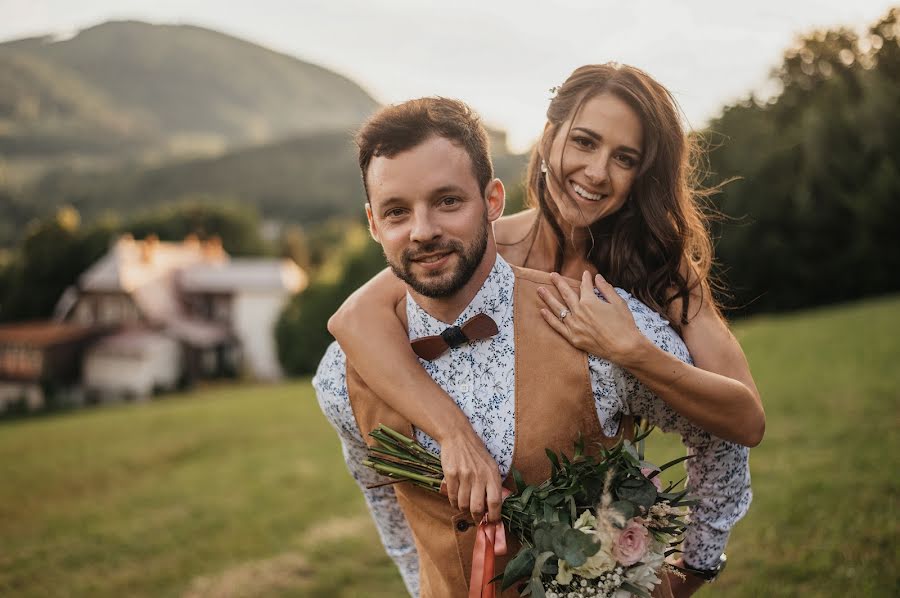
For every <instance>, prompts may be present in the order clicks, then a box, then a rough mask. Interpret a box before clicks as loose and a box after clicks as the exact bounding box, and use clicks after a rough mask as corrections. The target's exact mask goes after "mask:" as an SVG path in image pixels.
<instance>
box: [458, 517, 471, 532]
mask: <svg viewBox="0 0 900 598" xmlns="http://www.w3.org/2000/svg"><path fill="white" fill-rule="evenodd" d="M467 529H469V522H468V521H466V520H465V519H460V520H459V521H457V522H456V531H458V532H464V531H466V530H467Z"/></svg>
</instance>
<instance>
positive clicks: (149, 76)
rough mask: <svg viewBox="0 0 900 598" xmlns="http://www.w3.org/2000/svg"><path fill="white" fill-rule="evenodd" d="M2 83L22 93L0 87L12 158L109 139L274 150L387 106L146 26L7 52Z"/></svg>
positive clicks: (346, 88) (0, 145)
mask: <svg viewBox="0 0 900 598" xmlns="http://www.w3.org/2000/svg"><path fill="white" fill-rule="evenodd" d="M0 77H2V79H0V81H4V82H6V81H14V82H15V84H14V85H3V86H0V90H2V92H0V119H2V121H0V124H3V125H4V126H3V127H0V131H8V130H11V131H12V134H9V133H4V132H0V152H2V153H3V154H5V155H13V156H15V155H23V154H24V155H35V154H37V155H44V154H47V153H50V154H52V153H58V152H60V151H64V150H65V151H90V150H91V149H96V148H95V146H96V144H97V143H99V142H100V141H99V140H100V138H101V137H103V136H109V137H110V138H111V139H112V141H109V142H107V143H108V144H115V143H123V142H126V141H130V142H141V143H146V142H150V141H156V142H160V143H163V144H164V147H165V149H166V150H173V149H177V148H179V147H184V146H191V145H192V144H202V145H205V146H209V145H211V144H214V143H219V144H221V146H223V147H231V146H235V145H241V144H250V143H264V142H269V141H272V140H275V139H282V138H285V137H288V136H290V135H297V134H301V133H313V132H321V131H334V130H343V129H346V128H348V127H352V126H356V125H357V124H358V123H359V122H360V121H361V120H362V119H363V118H365V117H366V116H367V115H368V114H369V113H370V112H371V111H372V110H373V109H374V108H375V107H376V105H377V104H376V102H375V100H373V99H372V97H371V96H370V95H369V94H368V93H366V92H365V91H364V90H363V89H362V88H361V87H359V86H358V85H357V84H355V83H353V82H352V81H350V80H349V79H347V78H346V77H343V76H341V75H339V74H337V73H334V72H332V71H329V70H327V69H325V68H322V67H319V66H317V65H314V64H311V63H308V62H304V61H302V60H299V59H297V58H293V57H290V56H287V55H284V54H280V53H278V52H274V51H272V50H269V49H267V48H264V47H261V46H258V45H255V44H252V43H250V42H247V41H244V40H241V39H238V38H235V37H231V36H228V35H225V34H223V33H219V32H217V31H212V30H209V29H204V28H201V27H195V26H190V25H152V24H148V23H142V22H137V21H121V22H108V23H103V24H101V25H97V26H95V27H91V28H88V29H85V30H83V31H81V32H79V33H78V34H77V35H75V36H74V37H71V38H69V39H57V38H53V37H51V36H43V37H34V38H27V39H21V40H15V41H10V42H5V43H2V44H0ZM48 116H49V117H50V118H46V117H48ZM38 117H42V118H39V120H40V121H41V123H42V126H41V129H40V131H39V132H40V135H38V132H37V131H35V132H34V133H35V135H36V136H37V137H36V139H30V138H29V137H28V136H27V135H25V133H27V132H29V131H32V130H33V127H31V126H30V125H33V123H34V122H35V121H36V120H38ZM73 132H78V133H79V135H77V136H74V137H73ZM135 138H136V139H135ZM74 139H77V140H78V141H79V142H80V143H74ZM53 140H55V141H56V143H55V144H54V143H52V141H53ZM192 140H193V141H192ZM141 143H137V146H138V147H140V146H141ZM120 149H121V148H120Z"/></svg>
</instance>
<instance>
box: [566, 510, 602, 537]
mask: <svg viewBox="0 0 900 598" xmlns="http://www.w3.org/2000/svg"><path fill="white" fill-rule="evenodd" d="M572 527H573V528H575V529H577V530H579V531H582V532H583V531H587V530H590V531H594V530H595V529H597V518H596V517H594V516H593V515H592V514H591V512H590V511H588V510H585V511H584V512H582V513H581V516H580V517H579V518H578V519H576V520H575V523H573V524H572Z"/></svg>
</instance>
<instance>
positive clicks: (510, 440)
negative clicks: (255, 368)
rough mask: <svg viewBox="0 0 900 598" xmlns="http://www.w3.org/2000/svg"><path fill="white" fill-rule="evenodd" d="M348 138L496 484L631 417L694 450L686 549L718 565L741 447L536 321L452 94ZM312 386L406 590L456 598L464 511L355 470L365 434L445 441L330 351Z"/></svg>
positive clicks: (537, 282)
mask: <svg viewBox="0 0 900 598" xmlns="http://www.w3.org/2000/svg"><path fill="white" fill-rule="evenodd" d="M357 141H358V144H359V146H360V167H361V169H362V174H363V180H364V183H365V188H366V193H367V197H368V203H367V204H366V214H367V217H368V220H369V227H370V230H371V233H372V236H373V237H374V238H375V240H376V241H378V242H379V243H380V244H381V245H382V249H383V251H384V254H385V257H386V259H387V261H388V263H389V265H390V266H391V268H392V270H393V271H394V273H395V274H397V276H398V277H400V278H401V279H402V280H403V281H404V282H405V283H406V285H407V289H408V296H407V302H406V313H405V317H406V320H407V328H408V332H409V336H410V339H419V338H422V337H429V336H438V335H442V333H444V335H443V336H444V338H445V339H447V341H448V342H449V344H450V346H451V348H449V350H447V351H446V352H444V353H443V354H440V355H438V356H437V357H434V358H433V359H430V360H423V366H424V367H425V369H426V370H427V371H428V373H429V374H430V375H431V376H432V378H434V380H435V381H436V382H438V384H440V385H441V386H442V387H443V388H444V389H445V390H446V391H447V392H448V393H449V394H450V395H451V396H452V397H453V398H454V400H455V401H456V403H457V405H458V406H459V407H460V409H462V410H463V412H464V413H465V414H466V415H467V417H468V418H469V420H470V421H471V422H472V425H473V427H474V429H475V431H476V432H477V433H478V434H479V436H480V437H481V438H482V439H483V440H484V442H485V446H486V447H487V449H488V451H489V452H490V453H491V454H492V455H493V456H494V458H495V459H496V460H497V463H498V465H499V467H500V470H501V474H502V475H506V474H507V473H508V472H509V471H510V469H511V468H515V469H517V470H519V471H520V472H522V473H523V475H524V477H525V479H526V481H528V482H529V483H537V482H540V481H542V480H543V479H545V478H546V477H547V476H548V474H549V464H548V462H547V459H546V457H545V453H544V449H545V447H547V448H550V449H552V450H554V451H557V452H559V451H563V452H567V453H571V450H572V443H573V441H574V440H575V439H576V438H578V437H579V436H583V437H584V438H585V439H586V440H587V441H588V443H589V444H590V443H602V444H606V445H609V444H611V443H612V442H614V441H615V440H616V438H617V437H618V435H619V434H621V430H620V427H624V426H620V423H621V422H622V421H623V419H627V418H626V417H625V416H628V415H631V414H634V415H640V416H643V417H646V418H647V419H649V420H650V422H651V423H654V424H656V425H658V426H660V427H661V428H663V429H666V430H677V431H678V432H679V433H680V434H681V435H682V437H683V438H684V441H685V443H686V444H687V445H688V446H689V447H691V450H692V451H693V452H694V453H695V455H696V457H695V459H692V460H691V461H690V462H689V464H688V469H689V473H690V476H691V482H692V490H693V492H694V493H695V494H697V495H698V497H699V498H700V500H701V503H700V505H699V506H698V507H697V508H696V509H694V512H693V520H694V523H692V525H691V528H690V529H689V532H688V534H687V538H686V541H685V546H684V550H685V556H686V560H688V561H689V562H691V563H692V564H693V565H694V566H697V567H701V568H703V569H707V570H710V571H712V570H714V569H715V567H716V565H717V563H718V562H719V557H720V555H721V554H722V551H723V549H724V545H725V542H726V540H727V537H728V532H729V530H730V528H731V527H732V526H733V525H734V523H735V522H736V521H737V520H738V519H740V517H742V516H743V514H744V513H745V512H746V510H747V507H748V506H749V502H750V490H749V470H748V465H747V450H746V449H745V448H743V447H738V446H737V445H733V444H731V443H727V442H725V441H722V440H719V439H716V438H713V437H711V436H710V435H709V434H707V433H705V432H703V431H702V430H699V429H697V428H696V427H695V426H693V425H691V424H690V423H689V422H687V421H686V420H684V418H682V417H681V416H679V415H678V414H676V413H675V412H674V411H673V410H672V409H671V408H669V407H668V406H667V405H666V404H664V403H663V402H662V401H661V400H659V399H657V398H656V397H655V396H654V395H652V394H651V393H650V392H649V391H647V390H646V389H645V388H644V387H643V386H642V385H640V384H639V383H638V382H637V380H636V379H635V378H634V377H632V376H631V375H630V374H628V373H627V372H626V371H625V370H623V369H621V368H619V367H617V366H614V365H613V364H611V363H610V362H608V361H605V360H602V359H599V358H596V357H594V356H585V354H584V353H581V352H580V351H578V350H577V349H575V348H573V347H572V346H571V345H570V344H569V343H568V342H566V341H565V340H564V339H562V338H561V337H560V336H559V335H557V334H556V333H555V332H554V331H553V330H552V329H550V327H548V326H547V325H546V324H545V323H544V322H543V320H542V318H541V315H540V307H541V306H542V305H543V303H541V302H540V300H539V299H538V297H537V289H538V287H545V288H547V289H548V290H553V285H552V284H551V282H550V276H549V275H548V274H546V273H542V272H534V271H530V270H525V269H520V268H515V269H514V268H512V267H511V266H510V265H509V264H507V263H506V262H505V261H504V260H503V259H502V258H501V257H500V256H499V255H498V254H497V249H496V245H495V242H494V237H493V230H492V227H491V223H492V222H493V221H495V220H496V219H497V218H499V217H500V215H501V214H502V212H503V205H504V191H503V186H502V184H501V183H500V181H499V180H497V179H494V178H493V171H492V168H491V165H490V159H489V154H488V149H487V137H486V134H485V131H484V129H483V127H482V126H481V124H480V122H479V121H478V118H477V117H476V116H475V115H474V114H473V113H472V112H471V110H469V109H468V107H466V106H465V105H464V104H462V103H460V102H456V101H453V100H446V99H441V98H425V99H419V100H412V101H410V102H406V103H404V104H400V105H398V106H392V107H389V108H386V109H384V110H382V111H381V112H379V113H378V114H376V115H375V116H374V117H373V118H372V119H371V120H370V121H369V122H368V123H367V124H366V125H365V127H364V128H363V130H362V131H361V132H360V134H359V135H358V138H357ZM621 294H622V295H624V296H625V299H626V300H627V304H628V306H629V308H630V309H631V310H632V312H633V315H634V318H635V321H636V323H637V325H638V327H639V328H641V330H642V332H644V333H645V334H646V335H647V336H648V337H650V338H651V339H652V340H654V341H655V342H657V344H659V345H660V346H662V347H667V348H668V349H667V350H670V351H671V352H673V353H674V354H676V355H677V356H678V357H680V358H681V359H683V360H689V355H688V352H687V349H686V348H685V346H684V343H683V342H682V341H681V339H680V338H679V337H678V336H677V335H676V334H675V333H674V331H672V329H671V328H670V327H668V326H667V325H665V322H664V321H662V319H661V318H660V317H659V316H657V315H656V314H655V313H653V312H652V311H650V310H649V309H648V308H647V307H646V306H644V305H643V304H641V303H640V302H639V301H637V300H635V299H634V298H632V297H630V296H628V295H627V294H626V293H621ZM477 314H487V315H488V316H490V317H491V318H492V319H493V321H494V322H495V323H496V326H497V334H495V335H494V336H491V337H489V338H486V339H482V340H473V341H471V342H467V343H463V344H459V345H457V341H458V338H457V339H454V336H457V337H458V334H455V332H454V330H455V329H453V328H452V327H451V328H450V330H449V332H447V330H448V326H449V325H451V324H452V325H455V326H462V325H463V324H464V323H465V322H468V321H469V320H470V318H472V317H473V316H476V315H477ZM313 383H314V385H315V387H316V391H317V394H318V398H319V402H320V404H321V406H322V410H323V411H324V413H325V415H326V416H327V417H328V419H329V420H330V421H331V423H332V424H333V425H334V427H335V429H336V430H337V431H338V434H339V435H340V437H341V441H342V443H343V447H344V456H345V460H346V462H347V466H348V468H349V469H350V471H351V473H352V474H353V476H354V478H355V479H356V480H357V482H358V483H359V485H360V486H361V487H362V488H363V492H364V494H365V497H366V501H367V503H368V505H369V508H370V510H371V511H372V513H373V516H374V518H375V521H376V524H377V526H378V529H379V532H380V534H381V538H382V541H383V543H384V545H385V548H386V549H387V552H388V554H389V555H390V556H391V558H393V559H394V561H395V562H396V564H397V566H398V567H399V569H400V572H401V574H402V576H403V579H404V581H405V583H406V585H407V588H408V589H409V592H410V594H412V595H413V596H417V595H419V594H420V593H421V595H422V596H425V597H445V596H447V597H452V596H463V595H465V594H466V582H467V580H468V577H469V570H470V568H471V562H470V555H471V552H472V545H473V542H474V529H473V523H474V522H472V521H471V517H470V515H469V514H468V513H463V512H460V511H456V510H454V509H453V508H452V507H451V506H450V504H449V502H448V501H447V499H446V498H444V497H442V496H439V495H436V494H433V493H429V492H427V491H425V490H421V489H419V488H416V487H413V486H411V485H408V484H401V485H397V486H382V487H379V488H374V489H366V486H368V485H372V484H375V483H378V482H381V481H383V478H381V477H380V476H378V475H377V474H375V473H374V472H372V471H371V470H369V469H368V468H366V467H365V466H363V465H362V461H363V459H364V458H365V452H366V443H365V438H366V436H367V434H368V432H369V431H371V430H372V429H373V428H374V427H376V426H377V425H378V424H379V423H384V424H386V425H389V426H391V427H394V428H395V429H400V430H403V431H406V432H407V433H410V434H412V433H415V436H416V438H417V440H418V441H419V442H420V443H422V444H423V445H424V446H426V447H427V448H429V449H431V450H433V451H435V452H439V450H440V447H439V446H437V444H436V443H435V442H434V441H433V440H432V439H431V438H429V437H427V436H426V435H425V434H424V433H422V432H421V431H418V430H415V431H414V430H412V427H411V425H410V424H409V422H408V421H406V420H405V419H404V418H403V417H402V416H400V415H399V414H398V413H397V412H395V411H393V410H392V409H391V408H390V407H389V406H388V405H387V404H386V403H384V402H383V401H381V400H380V399H379V398H378V397H377V396H375V395H374V394H373V393H372V392H371V391H370V390H369V389H368V388H367V387H366V386H365V383H364V382H363V381H362V380H361V379H360V378H359V376H358V375H357V374H356V372H355V371H354V369H353V368H352V367H349V366H348V365H347V363H346V358H345V357H344V354H343V352H342V351H341V349H340V347H339V346H337V345H336V344H333V345H332V346H331V347H330V348H329V350H328V352H327V353H326V355H325V357H324V358H323V360H322V363H321V364H320V366H319V370H318V372H317V374H316V377H315V379H314V381H313ZM501 566H502V564H501ZM692 581H696V580H692ZM695 586H696V584H693V585H691V587H686V588H684V592H683V595H688V594H689V592H690V590H691V589H693V588H694V587H695ZM504 595H506V594H504ZM509 595H515V592H511V593H510V594H509Z"/></svg>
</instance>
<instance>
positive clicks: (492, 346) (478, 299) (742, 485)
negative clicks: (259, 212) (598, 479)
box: [313, 256, 752, 596]
mask: <svg viewBox="0 0 900 598" xmlns="http://www.w3.org/2000/svg"><path fill="white" fill-rule="evenodd" d="M514 284H515V275H514V273H513V270H512V268H511V267H510V266H509V264H507V263H506V261H504V260H503V258H501V257H500V256H497V259H496V262H495V264H494V266H493V268H492V270H491V272H490V274H489V275H488V278H487V279H486V280H485V283H484V284H483V285H482V287H481V289H480V290H479V291H478V293H477V294H476V295H475V297H474V299H473V300H472V302H471V303H470V304H469V305H468V306H467V307H466V309H465V310H463V312H462V313H461V314H460V316H459V317H458V318H457V320H456V322H454V324H455V325H457V326H459V325H462V323H464V322H465V321H466V320H468V319H469V318H470V317H472V316H474V315H476V314H478V313H486V314H488V315H489V316H491V317H492V318H493V319H494V321H495V322H496V323H497V327H498V329H499V333H498V334H497V335H495V336H493V337H491V338H490V339H485V340H479V341H474V342H471V343H466V344H463V345H461V346H459V347H456V348H453V349H450V350H449V351H447V352H446V353H444V354H443V355H442V356H440V357H438V358H437V359H435V360H433V361H425V360H420V361H421V363H422V366H423V367H424V368H425V369H426V370H427V371H428V373H429V374H430V375H431V377H432V378H434V380H435V381H436V382H437V383H438V384H439V385H440V386H441V387H442V388H443V389H444V390H446V391H447V393H448V394H449V395H450V396H451V397H452V398H453V400H454V401H455V402H456V404H457V405H458V406H459V408H460V409H461V410H462V411H463V412H464V413H465V414H466V416H467V417H468V418H469V421H470V422H471V423H472V427H473V428H474V429H475V432H476V433H477V434H478V435H479V436H480V437H481V439H482V440H483V441H484V444H485V447H486V448H487V450H488V452H489V453H490V454H491V455H492V456H493V457H494V459H495V460H496V461H497V463H498V465H499V467H500V473H501V476H505V475H506V474H507V473H508V472H509V469H510V466H511V464H512V451H513V446H514V444H515V443H514V440H515V438H514V432H515V425H514V421H513V420H514V413H515V392H514V391H515V384H514V381H515V358H514V357H515V354H514V349H515V346H514V339H513V286H514ZM616 292H617V293H618V294H619V295H620V296H621V297H622V298H623V299H624V300H625V301H626V302H627V304H628V307H629V309H631V312H632V315H633V317H634V320H635V323H636V324H637V326H638V328H639V329H640V330H641V332H642V333H643V334H644V335H645V336H647V337H648V338H649V339H650V340H652V341H653V342H654V343H655V344H656V345H657V346H659V347H660V348H662V349H663V350H665V351H667V352H669V353H671V354H673V355H675V356H676V357H678V358H679V359H681V360H683V361H685V362H688V363H690V362H691V358H690V355H689V353H688V350H687V347H686V346H685V344H684V341H682V339H681V338H680V337H679V336H678V335H677V334H676V333H675V331H674V330H673V329H672V327H671V326H670V325H669V323H668V322H667V321H666V320H665V319H663V318H662V317H661V316H660V315H659V314H657V313H656V312H654V311H653V310H651V309H650V308H648V307H647V306H646V305H644V304H643V303H641V302H640V301H638V300H637V299H636V298H634V297H632V296H631V295H630V294H629V293H627V292H625V291H623V290H621V289H616ZM406 312H407V318H408V322H409V324H408V326H409V337H410V338H411V339H414V338H420V337H423V336H430V335H437V334H440V333H441V332H442V331H443V330H444V329H445V328H447V324H446V323H444V322H441V321H440V320H438V319H436V318H434V317H433V316H431V315H430V314H428V313H427V312H426V311H425V310H424V309H422V308H421V307H420V306H419V305H418V304H417V303H416V302H415V300H414V299H413V298H412V296H411V295H408V296H407V302H406ZM588 357H589V358H588V364H589V367H590V377H591V385H592V388H593V392H594V400H595V403H596V406H597V414H598V416H599V419H600V422H601V424H602V426H603V431H604V433H605V434H607V435H608V436H613V435H615V434H616V432H617V430H618V427H619V421H620V419H621V417H622V416H623V415H629V414H633V415H640V416H643V417H645V418H647V419H648V420H649V421H650V423H652V424H654V425H656V426H657V427H659V428H661V429H662V430H664V431H673V432H677V433H679V434H680V435H681V436H682V439H683V441H684V444H685V445H686V446H687V447H688V452H689V453H691V454H693V455H694V458H693V459H690V460H688V461H687V464H686V467H687V470H688V476H689V482H688V484H689V488H690V491H691V492H692V493H693V494H694V495H695V496H696V497H697V498H698V499H699V501H700V503H699V504H698V505H697V506H695V507H694V508H693V509H692V513H691V525H690V526H689V527H688V531H687V532H686V534H685V540H684V544H683V546H682V549H683V551H684V558H685V560H686V561H687V562H688V563H690V564H691V566H693V567H696V568H700V569H708V568H712V567H714V566H715V565H716V564H717V563H718V559H719V555H720V554H722V552H723V550H724V548H725V543H726V542H727V540H728V534H729V532H730V530H731V528H732V527H733V526H734V524H735V523H737V521H738V520H739V519H740V518H741V517H743V516H744V514H745V513H746V512H747V509H748V508H749V506H750V501H751V498H752V494H751V491H750V470H749V450H748V449H747V448H746V447H743V446H740V445H737V444H734V443H731V442H727V441H724V440H721V439H719V438H717V437H715V436H712V435H711V434H709V433H707V432H705V431H703V430H701V429H700V428H698V427H697V426H695V425H693V424H692V423H690V422H689V421H688V420H686V419H685V418H684V417H682V416H681V415H679V414H678V413H676V412H675V411H674V410H673V409H672V408H671V407H669V405H668V404H666V403H665V402H663V401H662V400H660V399H659V398H657V397H656V396H655V395H654V394H652V393H651V392H650V391H649V390H648V389H647V388H645V387H644V386H643V385H642V384H641V383H640V382H638V380H637V379H636V378H635V377H634V376H633V375H631V374H630V373H629V372H628V371H626V370H625V369H623V368H621V367H619V366H617V365H615V364H613V363H611V362H609V361H607V360H605V359H600V358H598V357H595V356H593V355H589V356H588ZM313 386H314V387H315V389H316V393H317V396H318V400H319V405H320V406H321V408H322V411H323V412H324V414H325V416H326V417H327V419H328V420H329V421H330V422H331V424H332V425H333V426H334V428H335V430H336V431H337V432H338V435H339V436H340V438H341V443H342V445H343V452H344V459H345V461H346V463H347V467H348V469H349V470H350V473H351V474H352V475H353V477H354V479H355V480H356V482H357V483H358V484H359V486H360V488H362V490H363V494H364V495H365V498H366V502H367V504H368V506H369V509H370V510H371V512H372V515H373V517H374V519H375V523H376V526H377V528H378V531H379V534H380V536H381V540H382V543H383V544H384V546H385V549H386V550H387V553H388V555H389V556H390V557H391V558H392V559H393V560H394V562H395V563H396V564H397V566H398V568H399V569H400V573H401V575H402V576H403V580H404V582H405V583H406V586H407V589H408V590H409V592H410V594H411V595H412V596H418V593H419V592H418V581H419V580H418V557H417V555H416V548H415V545H414V543H413V541H412V539H411V538H412V535H411V532H410V530H409V526H408V525H407V522H406V519H405V517H404V515H403V512H402V511H401V510H400V507H399V505H398V503H397V499H396V496H395V495H394V490H393V487H392V486H382V487H380V488H373V489H371V490H368V489H366V486H367V485H371V484H375V483H378V482H381V481H384V478H382V477H381V476H380V475H379V474H377V473H375V472H374V471H373V470H371V469H369V468H368V467H365V466H363V465H362V464H361V463H362V461H363V459H364V458H365V454H366V444H365V441H364V440H363V436H362V434H361V433H360V431H359V429H358V427H357V425H356V419H355V418H354V416H353V410H352V408H351V406H350V399H349V395H348V392H347V380H346V357H345V355H344V353H343V351H342V350H341V348H340V347H339V346H338V344H337V343H332V345H331V346H330V347H329V348H328V351H327V352H326V353H325V357H323V359H322V361H321V363H320V364H319V368H318V371H317V372H316V375H315V377H314V378H313ZM416 439H417V440H418V441H419V442H420V443H421V444H422V445H424V446H425V447H426V448H428V449H430V450H432V451H434V452H435V453H437V454H440V446H439V445H438V444H437V443H436V442H435V441H434V440H433V439H432V438H430V437H429V436H428V435H427V434H425V433H424V432H422V431H420V430H416Z"/></svg>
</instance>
